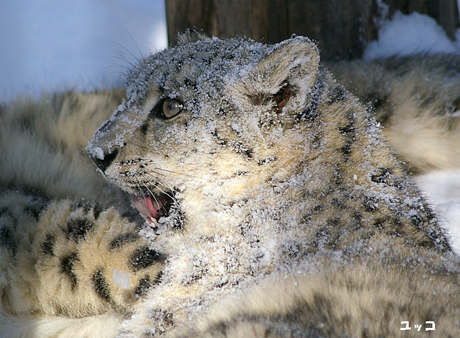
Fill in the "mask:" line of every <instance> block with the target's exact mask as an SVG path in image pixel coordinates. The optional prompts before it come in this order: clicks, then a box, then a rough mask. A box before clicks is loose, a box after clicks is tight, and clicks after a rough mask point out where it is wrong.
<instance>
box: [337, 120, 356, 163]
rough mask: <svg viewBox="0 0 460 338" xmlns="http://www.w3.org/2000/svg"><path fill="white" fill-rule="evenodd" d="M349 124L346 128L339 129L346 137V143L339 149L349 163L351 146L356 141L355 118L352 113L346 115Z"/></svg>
mask: <svg viewBox="0 0 460 338" xmlns="http://www.w3.org/2000/svg"><path fill="white" fill-rule="evenodd" d="M346 115H347V119H348V124H347V125H346V126H345V127H342V128H339V132H340V134H341V135H342V136H343V137H344V139H345V143H344V145H343V146H342V147H340V148H339V151H340V152H341V153H342V154H343V155H344V159H345V161H348V160H349V158H350V153H351V146H352V144H353V142H354V141H355V139H356V127H355V117H354V115H353V112H352V111H348V112H347V113H346Z"/></svg>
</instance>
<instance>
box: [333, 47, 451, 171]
mask: <svg viewBox="0 0 460 338" xmlns="http://www.w3.org/2000/svg"><path fill="white" fill-rule="evenodd" d="M328 67H329V69H330V70H331V71H332V73H333V74H334V76H335V77H336V78H337V79H338V80H339V82H341V83H342V84H343V85H345V87H346V88H347V89H348V90H350V91H351V92H352V93H354V94H355V95H357V96H358V97H359V98H360V100H361V101H362V102H364V103H365V104H367V105H368V106H369V107H371V109H373V110H374V112H375V114H376V118H377V120H378V121H380V122H381V123H382V124H383V125H384V126H385V128H384V129H383V133H384V134H385V136H386V137H387V139H388V140H389V141H390V143H391V144H392V145H393V147H394V148H395V150H396V152H397V153H398V155H399V156H400V157H401V158H402V159H403V160H404V161H406V162H407V163H408V164H409V165H410V166H411V170H412V171H413V172H415V173H424V172H427V171H430V170H437V169H438V170H439V169H458V168H459V167H460V138H459V137H458V135H459V134H460V110H459V108H460V106H459V105H460V91H459V90H458V88H459V85H460V58H459V57H458V56H457V55H443V54H441V55H431V56H428V55H417V56H412V57H399V58H396V57H393V58H389V59H384V60H374V61H368V62H364V61H355V62H352V63H347V62H340V63H335V64H328Z"/></svg>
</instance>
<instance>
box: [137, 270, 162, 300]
mask: <svg viewBox="0 0 460 338" xmlns="http://www.w3.org/2000/svg"><path fill="white" fill-rule="evenodd" d="M162 277H163V272H161V271H160V272H159V273H158V275H156V277H155V279H154V280H153V281H151V280H150V276H148V275H147V276H145V277H144V278H142V279H141V280H140V281H139V283H138V284H137V287H136V290H135V291H134V293H135V294H136V295H138V296H139V297H144V296H146V295H147V292H148V291H149V290H150V289H151V288H152V287H153V286H155V285H157V284H159V283H160V282H161V278H162Z"/></svg>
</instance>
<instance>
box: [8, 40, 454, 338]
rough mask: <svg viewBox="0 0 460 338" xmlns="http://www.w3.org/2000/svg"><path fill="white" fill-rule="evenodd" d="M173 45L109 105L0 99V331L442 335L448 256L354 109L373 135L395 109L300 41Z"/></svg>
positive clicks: (101, 98) (432, 219) (448, 294)
mask: <svg viewBox="0 0 460 338" xmlns="http://www.w3.org/2000/svg"><path fill="white" fill-rule="evenodd" d="M179 40H180V44H179V45H178V46H176V47H174V48H171V49H169V50H165V51H162V52H159V53H157V54H155V55H152V56H150V57H148V58H146V59H145V60H143V61H141V62H140V63H139V65H138V66H136V67H135V68H134V69H133V70H132V71H131V73H130V75H129V77H128V84H127V91H126V99H125V100H123V101H121V100H120V102H121V104H120V105H119V106H118V107H116V105H117V104H118V103H119V101H118V100H119V99H120V95H122V94H119V93H116V92H108V93H98V94H75V93H66V94H60V95H56V96H52V97H45V98H44V99H43V100H41V101H38V102H34V103H33V102H29V103H27V104H25V105H24V104H20V103H16V104H12V105H9V106H5V107H3V108H2V109H0V118H1V119H2V124H1V125H0V130H1V133H0V141H1V144H2V147H4V149H6V150H5V156H3V157H2V158H0V166H1V167H0V169H1V170H0V184H1V186H2V190H1V193H0V194H1V198H0V258H1V259H0V290H1V311H2V312H1V316H0V332H8V335H9V336H7V337H98V338H102V337H118V338H121V337H130V338H132V337H141V338H145V337H155V336H168V337H279V338H284V337H310V336H312V337H341V336H350V337H379V336H381V337H384V336H399V335H401V332H402V331H401V330H400V328H401V322H402V321H406V320H407V321H410V322H411V323H413V324H414V323H415V324H423V323H425V322H427V321H429V322H434V323H436V332H435V333H436V334H437V335H439V336H443V337H448V336H451V337H455V336H458V335H459V330H460V328H459V322H458V320H457V313H458V310H459V308H460V306H459V304H458V301H457V299H458V293H459V287H458V285H459V283H458V278H459V271H460V266H459V261H458V257H457V256H456V254H455V253H453V252H452V249H451V247H450V243H449V240H448V238H447V237H446V235H445V234H444V231H443V229H442V228H440V226H439V225H438V221H437V219H436V215H435V214H434V213H433V211H432V210H431V208H430V207H429V206H428V205H427V203H426V202H425V200H424V198H423V197H422V196H421V195H420V193H419V191H418V189H417V187H416V186H415V185H414V183H412V182H411V181H410V180H409V178H408V177H407V175H406V173H405V170H404V168H403V166H402V165H401V163H400V161H399V160H398V159H397V158H396V156H395V155H394V154H393V150H392V148H390V147H389V146H388V144H387V142H386V140H385V138H384V136H383V134H382V132H381V130H380V128H379V126H378V124H377V123H376V121H375V119H374V116H373V115H372V114H371V113H372V112H377V117H379V118H380V119H381V121H382V122H385V123H387V122H388V126H389V127H390V132H391V130H397V125H395V120H394V119H393V117H392V118H388V116H395V118H396V116H399V115H401V116H406V117H407V116H409V115H407V114H406V111H405V110H404V109H403V108H404V107H403V106H402V105H398V104H395V106H394V107H397V108H395V109H393V108H392V109H393V110H390V112H389V113H388V114H386V113H385V114H382V113H381V112H382V111H381V110H379V109H380V108H379V107H380V106H379V105H378V104H377V105H376V106H375V107H374V109H375V110H372V109H366V107H365V105H363V104H362V103H361V102H360V101H359V100H358V99H357V98H356V97H355V96H354V94H352V93H350V92H349V91H348V90H351V91H353V89H352V88H350V83H349V82H347V77H346V76H347V75H346V74H347V73H346V71H344V72H343V74H345V75H344V79H343V83H344V84H345V86H343V85H341V84H340V83H338V82H337V81H336V80H335V79H334V77H333V75H332V74H331V73H330V72H329V71H328V70H327V69H325V68H324V67H323V66H322V65H321V63H320V62H319V54H318V50H317V49H316V47H315V46H314V44H312V43H311V42H310V41H309V40H308V39H306V38H302V37H295V38H292V39H289V40H287V41H284V42H282V43H280V44H277V45H272V46H270V45H264V44H261V43H256V42H254V41H251V40H247V39H240V38H237V39H224V40H221V39H217V38H206V37H204V36H201V35H200V34H196V33H193V32H189V33H188V34H185V35H183V36H181V38H180V39H179ZM358 64H359V63H358ZM409 65H410V63H409ZM366 66H367V67H369V68H368V69H370V74H373V76H374V77H375V78H376V79H378V74H380V73H379V72H378V69H384V73H386V72H390V73H391V70H390V68H379V67H375V65H374V64H369V65H367V64H366ZM331 67H332V69H333V73H334V74H335V73H337V74H339V76H340V74H341V73H339V72H338V71H336V69H335V68H334V67H335V66H334V65H332V66H331ZM340 67H342V68H345V67H349V69H353V67H354V66H353V64H352V65H346V66H340ZM340 67H339V68H338V69H342V68H340ZM400 67H402V66H400ZM441 68H442V67H441ZM435 73H436V74H440V73H442V69H441V70H438V71H436V72H435ZM400 75H401V74H400ZM353 76H354V75H353V74H351V75H349V78H348V79H351V80H352V79H353ZM389 76H390V75H389ZM401 76H403V75H401ZM452 78H454V77H452ZM375 81H378V80H375ZM452 82H454V80H452ZM391 85H392V86H396V87H397V83H396V82H391ZM374 87H375V88H376V91H377V89H378V86H376V85H374ZM346 88H347V89H346ZM366 90H367V89H361V90H359V91H358V95H360V96H361V97H362V99H363V100H364V101H366V102H367V99H366V97H369V95H368V92H367V91H366ZM375 95H376V96H375V97H381V96H378V95H381V93H379V94H375ZM405 95H406V98H407V101H408V102H412V103H413V106H411V107H416V109H421V107H426V105H428V101H429V102H433V100H431V99H430V100H428V101H427V100H425V101H424V104H423V105H417V100H416V95H413V93H410V94H408V93H407V92H405ZM449 95H450V94H449ZM383 97H387V98H388V99H391V98H392V96H391V95H387V96H385V95H383ZM453 97H454V95H453V94H452V95H451V96H448V98H446V97H443V98H441V99H440V100H441V101H442V100H445V102H444V101H443V102H444V103H439V102H436V103H435V104H436V105H437V106H448V103H446V102H450V101H452V100H451V99H452V98H453ZM393 99H394V98H393ZM383 100H384V99H380V98H379V99H378V100H377V101H375V100H374V102H383ZM454 101H455V100H454ZM395 102H402V101H395ZM433 104H434V103H433ZM383 106H386V107H389V106H391V105H390V103H389V102H386V101H385V105H383V104H382V107H383ZM31 107H32V108H31ZM96 108H97V109H96ZM110 110H115V113H114V114H113V116H112V117H111V118H110V119H109V120H107V121H106V122H104V123H103V124H102V125H101V127H100V128H99V129H98V131H97V132H96V133H95V135H94V137H93V139H92V140H91V141H90V143H89V145H88V147H87V151H88V153H89V154H90V156H91V157H92V159H93V161H94V162H95V164H96V166H97V167H98V170H99V172H100V173H102V174H103V175H99V176H98V175H96V173H95V170H94V166H93V167H92V166H91V163H90V160H89V159H88V158H86V157H83V147H84V146H85V145H86V142H87V140H88V139H89V138H90V135H91V134H93V133H94V130H95V128H96V126H97V125H98V124H100V123H102V121H103V120H104V119H107V118H109V115H108V114H109V113H108V112H109V111H110ZM31 112H35V114H36V115H37V121H38V123H32V122H31V121H32V116H31ZM430 114H431V115H430V116H434V115H433V114H432V111H430ZM382 116H383V117H382ZM389 121H390V122H389ZM3 122H4V123H3ZM451 122H452V121H451ZM454 124H455V123H453V124H452V126H453V125H454ZM80 127H81V130H82V131H83V134H84V135H78V133H75V130H80ZM393 128H396V129H393ZM450 131H451V132H452V133H454V132H455V128H452V129H451V130H450ZM77 136H78V137H77ZM390 139H391V138H390ZM392 140H396V141H397V139H395V138H393V139H392ZM394 146H395V147H396V148H397V150H398V155H399V156H401V157H402V158H406V159H409V158H411V157H410V156H416V155H414V153H405V152H403V151H400V149H401V148H400V147H398V144H397V142H396V143H394ZM417 156H419V157H417V158H419V159H422V160H423V156H420V154H419V155H417ZM414 158H415V157H414ZM17 163H19V165H18V164H17ZM30 163H33V165H30ZM410 163H411V164H413V168H417V169H418V168H420V170H427V168H428V167H429V166H420V165H419V164H417V163H421V162H416V161H413V162H412V161H411V162H410ZM441 166H443V165H441ZM37 168H38V169H37ZM102 176H104V177H105V178H106V179H107V181H108V182H110V183H113V184H114V186H118V188H121V190H123V191H124V192H121V191H120V190H118V189H115V188H114V186H111V185H109V184H108V183H107V182H106V181H104V180H103V179H102ZM127 195H131V203H132V205H133V206H134V207H136V208H137V209H138V211H139V213H137V212H136V211H134V210H133V209H131V208H129V206H128V203H127V198H128V196H127ZM154 209H155V211H154ZM157 209H158V210H157ZM139 214H140V215H141V216H143V217H144V219H145V220H143V219H141V217H139ZM404 334H405V335H406V336H414V337H418V336H423V334H425V333H424V332H417V331H416V330H415V329H412V331H410V332H404Z"/></svg>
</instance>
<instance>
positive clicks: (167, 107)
mask: <svg viewBox="0 0 460 338" xmlns="http://www.w3.org/2000/svg"><path fill="white" fill-rule="evenodd" d="M183 108H184V105H183V104H182V103H180V102H179V101H177V100H174V99H166V100H164V102H163V106H162V114H163V117H164V118H166V119H170V118H171V117H174V116H176V115H177V114H179V113H180V112H181V111H182V109H183Z"/></svg>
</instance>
